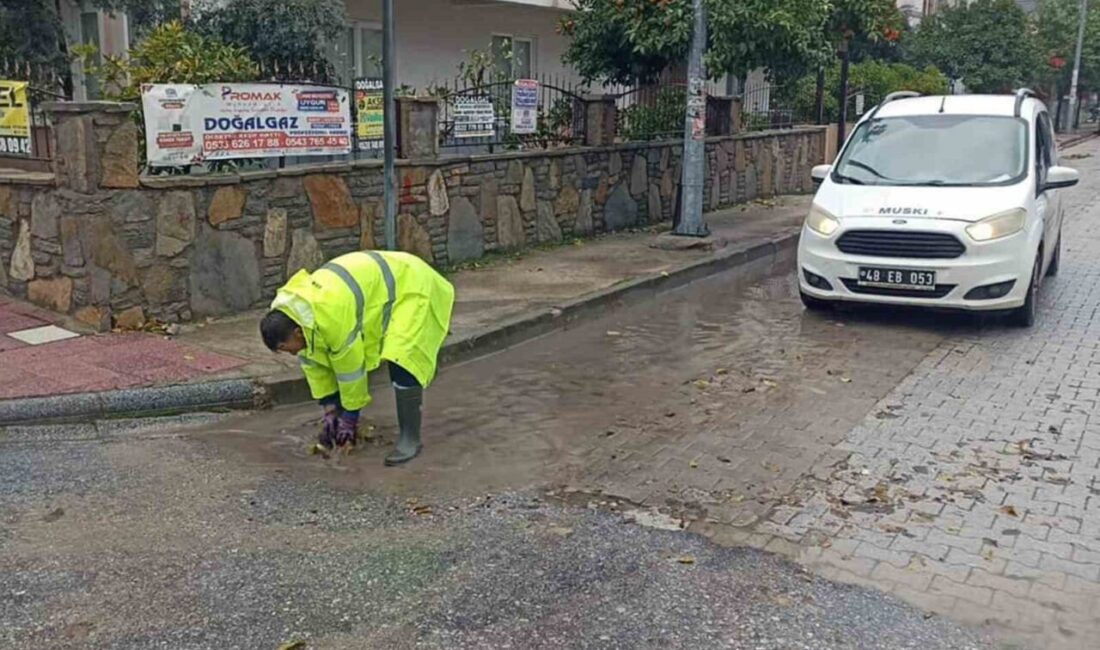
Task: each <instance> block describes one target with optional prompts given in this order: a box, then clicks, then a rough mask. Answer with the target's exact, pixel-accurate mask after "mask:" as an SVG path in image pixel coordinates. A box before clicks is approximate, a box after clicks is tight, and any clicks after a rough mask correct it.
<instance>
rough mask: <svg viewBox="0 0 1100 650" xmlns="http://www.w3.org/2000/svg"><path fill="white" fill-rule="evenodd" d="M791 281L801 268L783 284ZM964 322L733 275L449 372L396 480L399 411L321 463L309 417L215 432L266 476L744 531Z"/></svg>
mask: <svg viewBox="0 0 1100 650" xmlns="http://www.w3.org/2000/svg"><path fill="white" fill-rule="evenodd" d="M784 271H786V269H784ZM960 327H962V328H975V327H978V325H976V324H975V321H974V320H973V319H970V318H967V317H960V316H943V315H936V314H918V313H909V312H900V313H899V312H897V311H894V312H893V313H891V314H883V313H881V312H879V313H876V312H874V311H868V310H858V311H854V312H853V311H844V312H839V313H838V314H835V315H829V316H826V317H823V316H821V315H817V314H811V313H808V312H804V311H803V308H802V306H801V303H800V302H799V300H798V298H797V294H796V287H795V284H794V280H793V277H792V275H791V274H790V273H789V272H783V273H778V274H776V275H773V276H771V277H768V278H766V279H765V280H763V281H761V282H758V283H755V284H752V285H751V286H738V284H737V275H736V274H733V273H729V274H724V275H719V276H716V277H713V278H710V279H707V280H704V281H700V282H698V283H696V284H693V285H691V286H689V287H686V288H683V289H680V290H678V291H675V292H671V293H668V294H665V295H662V296H660V297H658V298H657V299H656V300H654V301H652V302H649V303H645V304H640V305H635V306H632V307H625V308H622V309H619V310H614V311H611V312H610V313H609V314H608V315H607V316H605V317H604V318H602V319H600V320H597V321H592V322H588V323H584V324H582V325H580V326H577V327H574V328H572V329H570V330H568V331H562V332H558V333H555V334H552V335H548V336H545V337H543V338H541V339H538V340H535V341H532V342H529V343H527V344H525V345H522V346H519V347H516V348H513V349H511V350H507V351H504V352H501V353H498V354H495V355H493V356H491V357H488V358H483V359H479V360H475V361H472V362H468V363H465V364H462V365H460V366H457V367H451V368H447V369H445V370H444V371H443V372H442V373H441V375H440V377H439V379H438V380H437V381H436V383H435V384H434V385H433V386H432V387H431V388H430V389H429V390H428V392H427V397H426V404H425V420H424V442H425V448H424V453H423V454H422V456H421V457H420V458H419V459H417V460H416V461H415V462H413V463H412V464H410V465H409V466H407V467H403V468H399V469H384V468H383V467H382V466H381V458H382V456H383V455H384V454H385V452H386V449H387V448H388V445H389V444H390V443H391V442H392V440H393V439H394V437H395V421H394V415H393V405H392V396H391V394H390V393H389V392H388V391H384V390H383V391H379V393H378V394H376V395H375V403H374V404H373V405H372V406H371V407H370V408H369V409H367V411H366V413H365V415H366V419H365V420H364V421H365V422H371V423H372V424H373V426H374V427H375V429H374V434H375V436H376V438H377V441H376V443H375V444H374V445H368V446H366V447H365V448H362V449H360V450H359V451H357V452H356V453H355V454H354V455H352V456H350V457H341V458H334V459H330V460H323V459H321V458H319V457H309V456H308V455H307V454H306V449H307V447H308V445H309V443H310V442H311V441H312V439H313V437H314V436H315V433H316V417H317V409H316V407H314V406H312V405H308V406H301V407H295V408H284V409H279V410H276V411H273V412H270V413H261V414H256V415H248V416H241V417H236V418H233V419H231V420H229V421H227V422H226V423H223V424H220V425H217V426H215V427H213V428H211V429H209V430H208V431H207V432H206V434H208V436H207V437H208V439H209V440H210V441H211V442H212V443H213V444H216V445H218V446H220V447H222V448H223V449H224V453H225V454H228V455H231V456H232V457H235V458H238V459H239V460H240V461H241V462H244V463H247V464H252V465H256V466H260V467H271V468H276V467H277V468H280V469H281V470H283V471H289V472H294V473H302V474H303V475H306V476H311V477H314V478H321V479H322V480H329V481H333V482H334V483H335V484H339V485H341V486H345V487H352V486H361V487H362V488H364V489H372V490H375V489H377V490H382V491H386V492H393V493H397V494H401V495H405V496H420V495H424V494H432V493H434V492H445V493H454V494H477V493H485V492H492V491H496V490H502V489H517V488H530V487H547V486H570V487H571V488H572V489H573V490H581V491H584V492H592V493H602V494H605V495H608V496H614V497H618V498H621V499H624V500H628V501H631V502H635V503H644V504H645V505H649V506H655V507H660V508H662V509H665V510H668V511H670V512H673V513H676V514H685V515H687V516H689V518H691V519H695V520H699V521H706V520H709V521H710V522H711V523H720V524H734V525H735V526H747V525H751V524H752V523H753V522H754V521H756V520H757V519H758V518H759V517H760V516H761V515H762V514H764V513H765V512H767V511H768V510H769V509H770V508H772V507H774V506H775V505H776V504H778V503H782V502H783V501H784V500H785V499H789V498H790V493H791V490H792V489H793V487H794V485H795V483H796V481H797V480H798V479H799V478H800V477H801V476H803V475H805V474H807V473H808V472H812V471H814V469H815V468H818V467H822V468H827V467H828V465H829V464H830V463H832V462H835V461H836V460H838V458H839V457H838V456H837V455H836V453H835V452H832V446H833V444H835V443H836V442H837V441H838V440H839V439H840V438H841V436H843V434H844V433H845V432H846V431H847V430H848V429H850V428H851V426H852V425H853V424H855V423H856V422H858V421H859V420H860V419H861V418H863V417H864V415H866V413H867V412H868V410H869V409H871V408H872V406H873V405H874V404H875V402H876V401H877V400H878V399H880V398H881V397H882V396H883V395H885V394H886V393H887V392H888V391H889V390H890V389H891V388H892V387H893V386H894V385H895V384H896V383H897V382H898V381H900V380H901V378H902V377H904V376H905V374H906V373H907V372H909V370H910V369H911V368H912V367H913V366H914V365H915V364H916V363H917V362H919V361H920V359H921V358H923V357H924V356H925V355H926V354H927V353H928V352H929V351H930V350H931V349H933V348H934V347H935V346H936V345H937V344H938V343H939V342H940V341H941V340H942V339H943V337H944V336H945V335H946V334H947V333H948V332H950V331H951V330H953V329H957V328H960Z"/></svg>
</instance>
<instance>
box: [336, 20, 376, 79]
mask: <svg viewBox="0 0 1100 650" xmlns="http://www.w3.org/2000/svg"><path fill="white" fill-rule="evenodd" d="M330 58H331V61H332V65H333V67H334V68H335V69H336V77H337V80H338V81H339V83H340V84H342V85H345V86H350V85H351V84H352V82H353V81H354V80H355V79H357V78H360V77H378V78H380V77H381V76H382V27H381V26H380V25H376V24H373V23H355V24H354V25H352V26H350V27H348V28H347V29H345V30H344V35H343V38H341V39H338V40H337V42H335V43H333V45H332V50H331V53H330Z"/></svg>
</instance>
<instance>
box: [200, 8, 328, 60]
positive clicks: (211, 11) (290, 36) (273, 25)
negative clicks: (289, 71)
mask: <svg viewBox="0 0 1100 650" xmlns="http://www.w3.org/2000/svg"><path fill="white" fill-rule="evenodd" d="M345 24H346V14H345V10H344V3H343V2H342V1H341V0H205V2H203V3H202V4H198V5H196V6H195V25H196V28H197V29H198V30H199V31H200V32H202V33H203V34H206V35H208V36H213V37H216V38H218V39H220V40H221V41H223V42H225V43H230V44H233V45H237V46H240V47H243V48H246V49H247V50H248V51H249V52H250V53H251V55H252V58H254V59H255V60H256V61H259V62H261V63H264V64H287V65H293V67H294V68H301V69H304V70H307V71H310V73H311V74H312V72H313V71H314V70H316V71H318V73H319V74H318V75H317V76H320V77H321V78H322V79H328V78H331V77H332V76H333V75H332V72H333V70H332V65H331V64H330V63H329V59H328V57H327V56H326V49H327V47H328V44H330V43H333V42H336V39H338V38H341V37H342V36H343V32H344V28H345Z"/></svg>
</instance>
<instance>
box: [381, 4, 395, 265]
mask: <svg viewBox="0 0 1100 650" xmlns="http://www.w3.org/2000/svg"><path fill="white" fill-rule="evenodd" d="M396 69H397V34H395V33H394V29H393V0H382V103H383V105H384V108H383V109H382V133H383V135H382V137H383V140H382V147H383V150H384V156H385V158H384V161H383V165H382V178H383V190H382V192H383V194H382V196H383V203H384V207H385V211H384V215H385V221H384V225H383V230H384V232H385V235H386V249H387V250H391V251H392V250H395V249H396V248H397V178H396V171H395V169H394V164H393V163H394V157H395V153H396V151H395V150H396V149H397V103H396V102H395V101H394V89H395V87H394V84H395V83H396V81H395V77H396V75H395V71H396Z"/></svg>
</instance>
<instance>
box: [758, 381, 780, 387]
mask: <svg viewBox="0 0 1100 650" xmlns="http://www.w3.org/2000/svg"><path fill="white" fill-rule="evenodd" d="M760 383H762V384H764V385H765V386H767V387H768V388H775V387H776V386H778V385H779V384H777V383H776V382H774V381H772V380H771V379H765V380H763V381H762V382H760Z"/></svg>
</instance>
